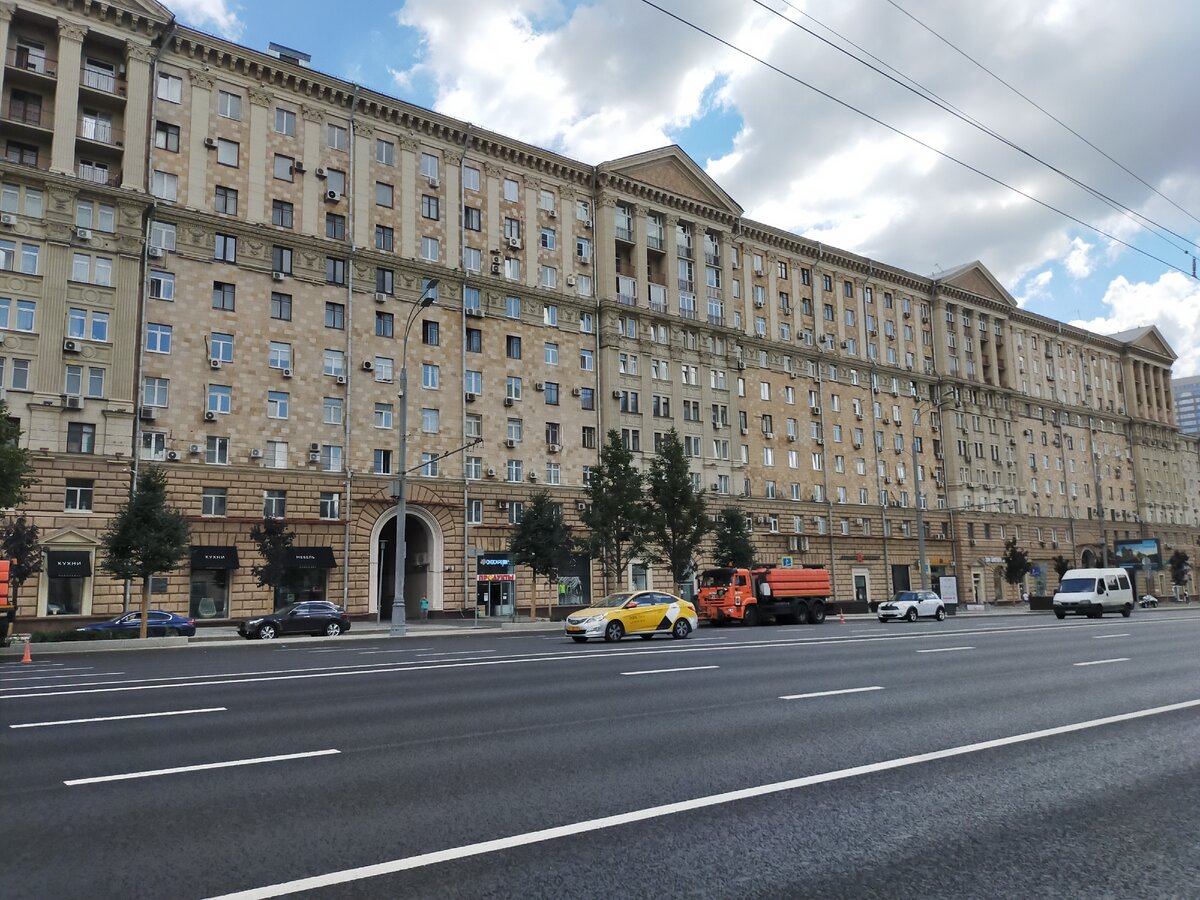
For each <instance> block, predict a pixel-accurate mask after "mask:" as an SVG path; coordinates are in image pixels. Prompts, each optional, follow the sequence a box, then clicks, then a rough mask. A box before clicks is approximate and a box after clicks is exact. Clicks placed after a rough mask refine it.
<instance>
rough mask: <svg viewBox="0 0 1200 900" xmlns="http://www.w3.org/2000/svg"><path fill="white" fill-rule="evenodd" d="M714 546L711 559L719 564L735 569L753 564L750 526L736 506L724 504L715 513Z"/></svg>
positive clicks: (748, 567) (750, 566)
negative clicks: (724, 505)
mask: <svg viewBox="0 0 1200 900" xmlns="http://www.w3.org/2000/svg"><path fill="white" fill-rule="evenodd" d="M713 533H714V536H715V538H716V547H715V548H714V550H713V557H714V559H713V561H714V562H715V563H716V564H717V565H719V566H732V567H733V568H735V569H750V568H753V566H754V543H753V541H751V540H750V526H749V525H747V524H746V515H745V513H743V512H742V511H741V510H740V509H738V508H737V507H736V506H726V507H725V508H724V509H722V510H721V511H720V512H719V513H718V514H717V524H716V527H715V528H714V529H713Z"/></svg>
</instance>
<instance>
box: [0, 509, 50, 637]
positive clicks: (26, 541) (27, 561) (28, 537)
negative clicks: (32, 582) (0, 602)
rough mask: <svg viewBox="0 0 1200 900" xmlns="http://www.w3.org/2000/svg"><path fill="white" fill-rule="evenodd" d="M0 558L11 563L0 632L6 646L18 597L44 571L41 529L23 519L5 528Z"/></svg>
mask: <svg viewBox="0 0 1200 900" xmlns="http://www.w3.org/2000/svg"><path fill="white" fill-rule="evenodd" d="M0 556H3V557H4V558H5V559H7V560H8V562H9V568H8V583H9V607H8V612H7V614H6V619H5V622H4V625H3V627H2V628H0V639H2V640H0V643H3V644H7V643H8V640H9V637H10V636H11V634H12V629H13V624H14V623H15V622H16V620H17V603H18V597H17V595H18V594H19V593H20V589H21V585H23V584H24V583H25V582H26V581H27V580H28V579H29V576H30V575H33V574H35V573H37V572H40V571H42V544H41V541H40V536H39V534H38V527H37V526H36V525H30V524H29V522H28V521H27V520H26V519H25V517H24V516H19V517H18V518H17V520H16V521H15V522H12V523H11V524H9V525H6V526H4V529H3V531H0Z"/></svg>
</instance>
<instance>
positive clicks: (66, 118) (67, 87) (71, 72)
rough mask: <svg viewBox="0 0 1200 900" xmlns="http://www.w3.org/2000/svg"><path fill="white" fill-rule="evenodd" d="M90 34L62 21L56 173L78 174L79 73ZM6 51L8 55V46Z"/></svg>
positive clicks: (52, 157) (53, 160) (53, 161)
mask: <svg viewBox="0 0 1200 900" xmlns="http://www.w3.org/2000/svg"><path fill="white" fill-rule="evenodd" d="M86 35H87V29H86V28H83V27H82V26H79V25H74V24H72V23H70V22H67V21H66V20H64V19H59V20H58V90H57V91H56V92H55V95H54V142H53V145H52V149H51V151H50V169H51V171H54V172H61V173H65V174H74V172H75V135H76V134H77V133H78V131H79V126H78V121H77V120H78V118H79V77H80V76H79V70H80V63H81V61H82V59H83V39H84V37H85V36H86ZM5 49H6V52H7V47H6V48H5Z"/></svg>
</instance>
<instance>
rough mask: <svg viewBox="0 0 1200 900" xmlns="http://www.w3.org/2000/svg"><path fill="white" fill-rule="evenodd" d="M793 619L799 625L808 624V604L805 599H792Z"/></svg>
mask: <svg viewBox="0 0 1200 900" xmlns="http://www.w3.org/2000/svg"><path fill="white" fill-rule="evenodd" d="M792 621H793V622H795V623H796V624H797V625H807V624H808V622H809V615H808V604H807V603H805V602H804V601H803V600H793V601H792Z"/></svg>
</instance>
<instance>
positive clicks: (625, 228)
mask: <svg viewBox="0 0 1200 900" xmlns="http://www.w3.org/2000/svg"><path fill="white" fill-rule="evenodd" d="M614 230H615V232H616V237H617V240H618V241H625V242H626V243H633V217H632V216H631V215H630V214H629V210H628V209H626V208H625V207H623V206H618V207H617V210H616V217H615V221H614Z"/></svg>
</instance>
